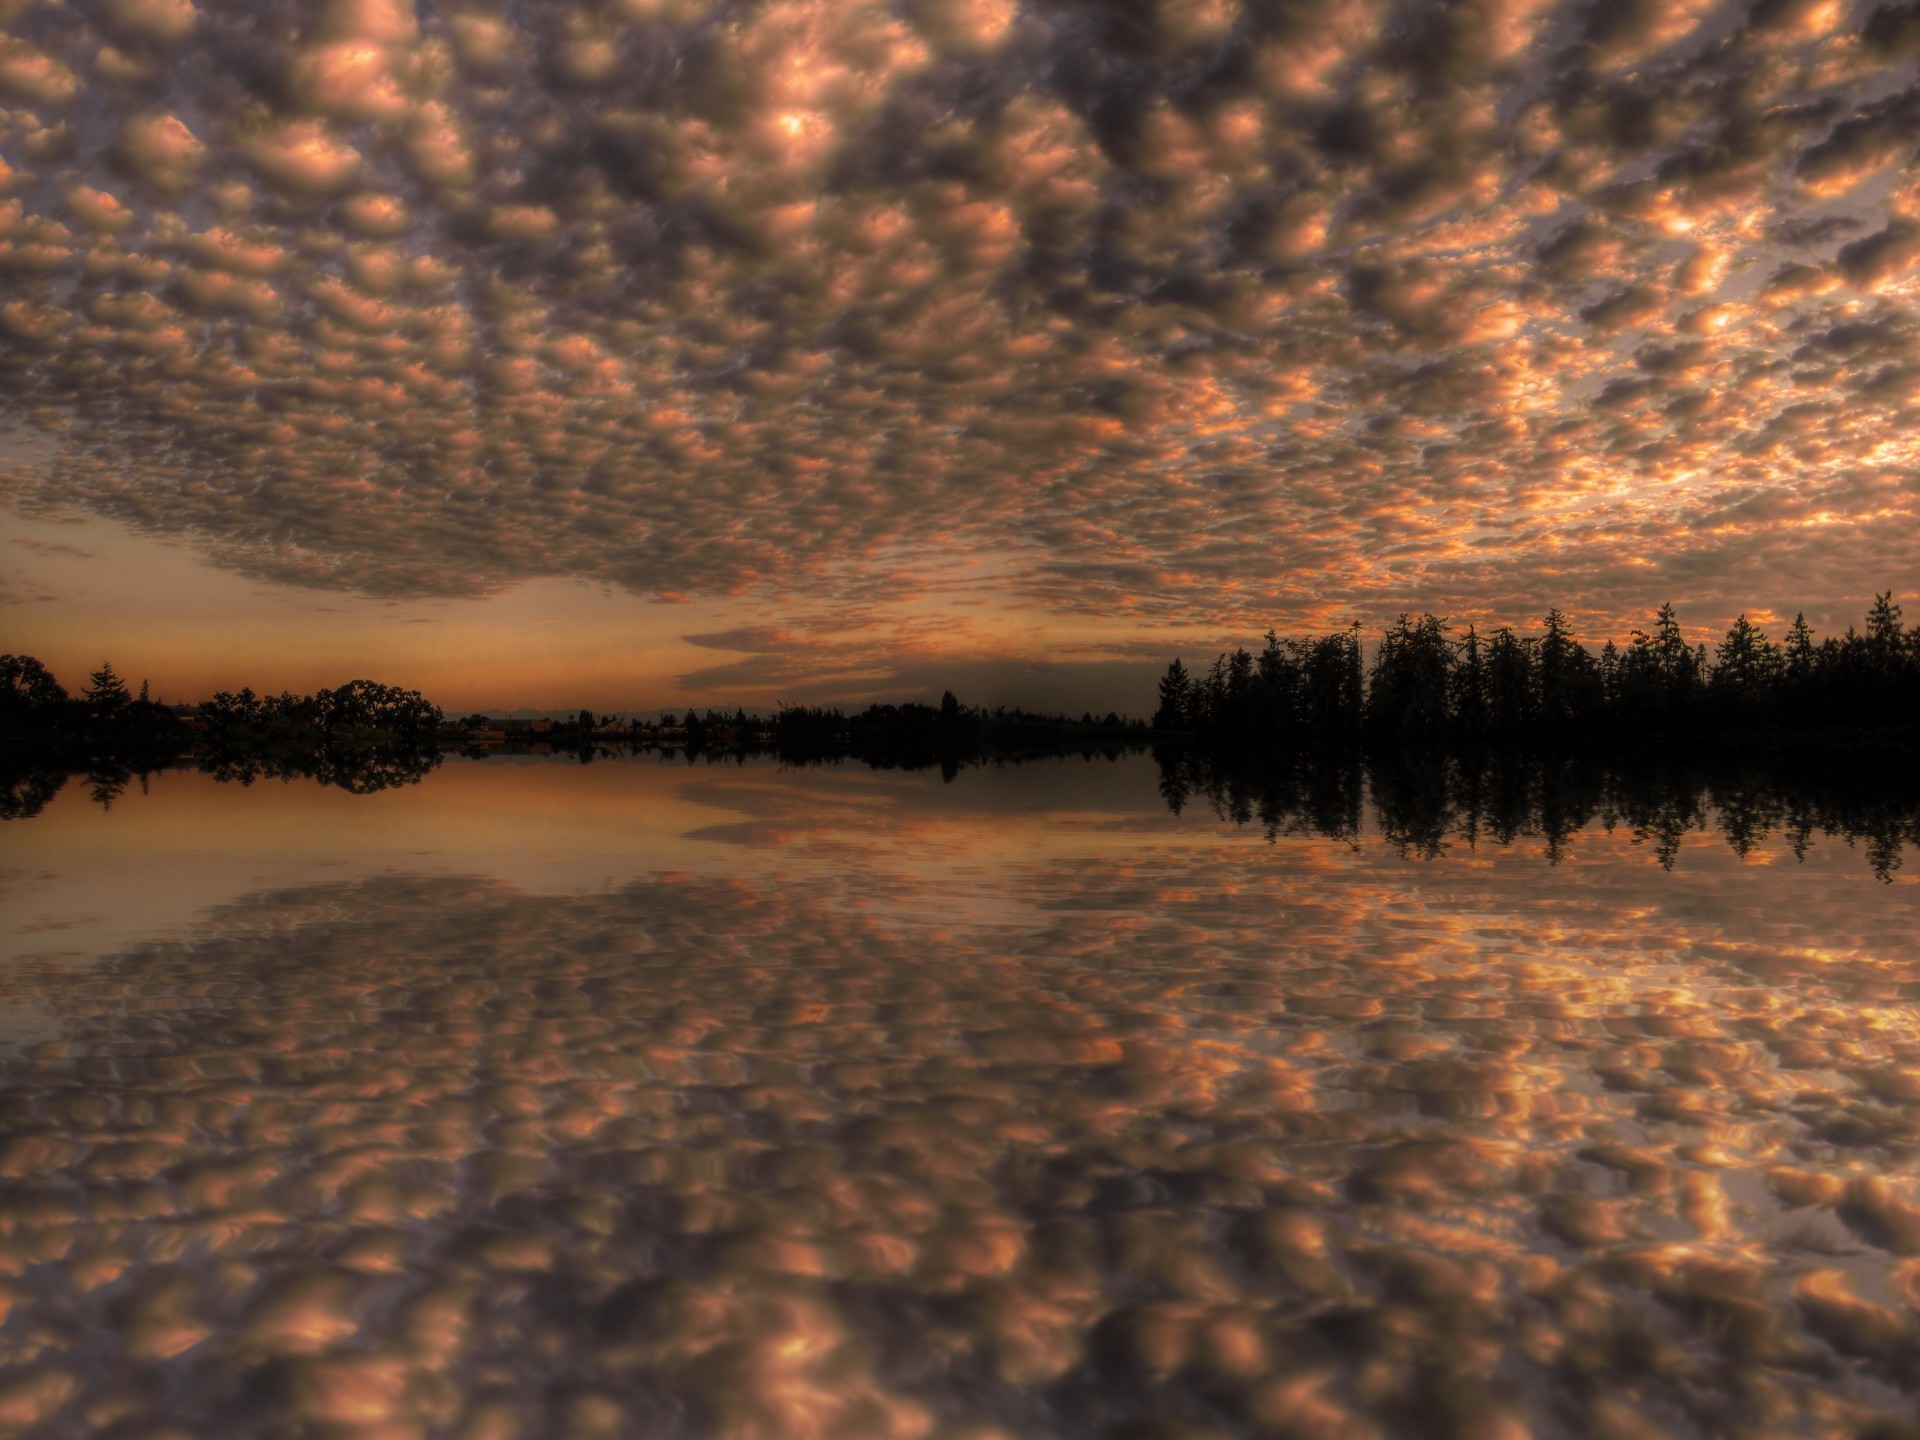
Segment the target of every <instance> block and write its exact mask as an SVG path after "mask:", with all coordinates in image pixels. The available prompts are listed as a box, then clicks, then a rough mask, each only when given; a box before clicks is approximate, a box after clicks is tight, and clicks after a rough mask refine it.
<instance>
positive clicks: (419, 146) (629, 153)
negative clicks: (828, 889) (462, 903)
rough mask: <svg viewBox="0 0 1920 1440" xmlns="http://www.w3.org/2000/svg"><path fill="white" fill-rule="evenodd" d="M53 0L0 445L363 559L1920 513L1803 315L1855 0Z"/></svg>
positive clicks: (784, 589)
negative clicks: (588, 0)
mask: <svg viewBox="0 0 1920 1440" xmlns="http://www.w3.org/2000/svg"><path fill="white" fill-rule="evenodd" d="M84 13H85V15H86V16H87V23H84V24H82V23H76V22H75V21H74V19H73V17H72V16H71V15H69V14H68V12H66V11H64V10H56V9H54V8H51V7H44V6H42V7H34V6H27V7H25V8H22V9H20V10H19V11H18V12H17V14H16V16H15V19H14V20H13V22H12V23H11V26H10V31H9V34H8V37H7V38H6V40H5V42H4V44H3V45H0V94H4V96H5V98H6V100H7V102H8V103H9V104H10V105H11V106H12V107H13V109H11V110H9V111H8V112H7V119H6V126H5V131H4V135H0V163H3V164H4V169H0V377H3V378H4V380H5V383H6V385H7V387H8V393H9V394H10V396H12V397H13V404H14V405H15V407H16V408H17V409H18V410H20V411H21V412H23V413H31V414H33V415H34V416H36V417H37V418H38V419H40V420H41V422H42V423H43V424H45V425H47V426H49V427H50V428H51V429H52V430H54V431H55V432H56V433H57V434H58V435H59V437H60V439H61V444H62V449H61V454H60V457H59V459H58V461H57V463H55V464H54V465H53V466H52V468H51V469H50V470H49V471H48V472H46V473H45V474H44V475H41V476H39V477H38V478H34V477H30V476H16V477H14V478H12V479H10V480H9V481H8V482H6V485H5V487H4V493H5V495H6V497H7V498H8V499H9V501H10V503H13V504H15V505H17V506H39V507H42V508H44V507H47V506H52V505H69V506H78V507H81V508H84V509H87V510H91V511H94V512H97V513H102V514H106V515H111V516H115V517H119V518H121V519H124V520H128V521H131V522H133V523H135V524H137V525H140V526H143V527H146V528H149V529H152V530H156V531H162V532H167V533H175V534H184V535H191V536H194V537H196V538H197V539H198V541H199V542H200V543H201V544H202V545H203V546H204V547H205V548H206V549H207V551H208V552H209V553H210V554H212V555H214V556H215V557H216V558H218V559H219V560H220V561H221V562H222V563H226V564H230V565H234V566H236V567H239V568H241V569H243V570H246V571H248V572H249V573H253V574H258V575H262V576H268V577H273V578H276V579H280V580H285V581H291V582H294V583H300V584H308V585H316V586H324V587H340V588H350V589H358V590H362V591H367V592H370V593H376V594H392V595H403V594H435V595H446V594H463V593H479V592H485V591H488V590H492V589H496V588H499V587H501V586H504V585H508V584H511V583H513V582H515V581H517V580H520V579H524V578H528V577H536V576H553V575H568V576H577V577H581V578H586V579H590V580H594V581H599V582H605V583H611V584H615V585H619V586H624V587H628V588H630V589H632V590H634V591H637V592H639V593H642V594H646V595H652V596H665V595H669V594H675V595H703V596H726V595H735V596H739V595H744V594H749V593H752V594H767V595H782V596H789V597H798V598H799V599H800V600H802V601H805V602H810V603H818V604H830V603H832V602H833V601H834V598H835V594H836V591H835V587H836V586H837V585H839V584H840V583H841V582H842V580H843V579H844V577H845V576H847V575H849V574H857V573H860V572H862V571H863V570H864V571H869V572H874V573H879V572H885V573H887V574H894V573H897V572H901V571H903V570H905V571H908V572H910V571H912V570H913V569H915V568H925V567H927V566H929V565H931V564H934V563H936V562H937V561H939V560H940V559H941V558H942V557H952V556H955V555H965V554H982V553H991V554H993V555H996V556H1001V557H1011V559H1010V560H1009V561H1008V563H1007V564H1006V565H1005V567H1004V568H1003V570H1002V571H1001V574H1002V576H1003V582H1002V583H1003V587H1004V589H1005V590H1006V591H1007V592H1008V593H1009V594H1010V595H1012V596H1015V597H1021V598H1024V599H1025V600H1026V601H1027V602H1030V603H1036V604H1040V605H1044V606H1047V607H1050V608H1053V609H1056V610H1060V611H1066V612H1076V613H1079V614H1082V615H1086V616H1090V617H1092V616H1119V617H1128V616H1133V617H1140V618H1142V619H1154V620H1162V619H1164V620H1168V621H1171V622H1175V623H1180V624H1186V625H1190V626H1197V627H1202V628H1208V627H1211V628H1213V629H1218V628H1220V627H1237V628H1238V629H1239V630H1242V631H1257V630H1258V629H1260V628H1263V627H1264V625H1265V624H1266V623H1268V621H1269V620H1272V621H1275V622H1278V623H1281V624H1283V625H1306V624H1314V623H1320V622H1321V621H1323V620H1326V619H1328V618H1330V617H1332V616H1334V615H1335V614H1336V613H1341V614H1344V613H1349V612H1352V611H1355V610H1359V611H1365V612H1368V613H1391V612H1393V611H1395V610H1398V609H1403V608H1407V607H1408V606H1409V605H1413V606H1431V607H1433V608H1435V609H1445V610H1450V611H1452V612H1454V613H1460V612H1462V611H1463V610H1464V609H1467V608H1472V607H1475V606H1482V605H1486V604H1490V603H1492V601H1493V600H1494V598H1495V597H1522V598H1523V600H1524V603H1525V604H1526V605H1527V607H1528V608H1529V609H1537V608H1538V607H1539V606H1540V605H1541V604H1543V603H1546V602H1547V601H1549V600H1557V601H1559V602H1560V603H1562V604H1564V605H1566V606H1568V607H1569V608H1573V609H1577V610H1581V611H1582V612H1583V613H1587V614H1590V615H1593V616H1595V617H1599V616H1603V615H1610V616H1616V617H1617V616H1619V615H1620V614H1622V613H1623V611H1624V608H1625V607H1626V606H1628V605H1635V604H1638V603H1640V602H1642V601H1645V600H1648V599H1650V598H1653V597H1652V596H1651V593H1650V589H1649V587H1650V586H1652V585H1654V584H1655V582H1656V580H1658V579H1660V578H1661V577H1666V579H1667V582H1668V583H1671V582H1672V580H1673V579H1674V578H1677V577H1681V576H1684V577H1685V578H1686V579H1687V581H1688V583H1689V585H1691V586H1692V587H1694V593H1695V594H1697V595H1698V597H1699V598H1700V600H1701V602H1702V603H1704V604H1708V605H1714V604H1719V603H1721V602H1723V601H1724V602H1725V603H1726V604H1727V605H1728V606H1729V608H1738V607H1739V606H1740V605H1744V604H1747V603H1751V602H1752V601H1753V600H1754V599H1756V598H1759V597H1756V596H1754V595H1742V594H1739V593H1737V592H1738V588H1739V587H1740V586H1742V585H1748V584H1754V583H1762V584H1777V583H1778V579H1777V577H1780V576H1786V575H1791V576H1794V577H1796V579H1797V582H1798V583H1802V584H1804V585H1806V586H1807V587H1808V588H1809V589H1810V590H1811V591H1813V592H1814V593H1813V594H1811V595H1809V596H1807V597H1805V598H1806V599H1807V600H1808V601H1809V602H1812V601H1816V600H1819V599H1821V598H1822V597H1827V598H1837V597H1840V596H1847V597H1852V592H1853V591H1854V590H1856V589H1860V588H1863V583H1864V582H1858V581H1856V579H1855V576H1856V575H1857V574H1859V573H1861V572H1860V571H1859V570H1858V569H1857V568H1855V567H1852V566H1848V567H1844V568H1843V569H1838V570H1833V569H1828V568H1825V567H1826V565H1827V563H1828V562H1827V560H1826V559H1825V558H1823V557H1827V556H1828V555H1829V553H1830V546H1831V543H1832V541H1831V536H1832V534H1833V527H1835V526H1840V527H1843V529H1844V531H1845V533H1847V534H1849V535H1851V536H1853V537H1854V539H1855V541H1856V542H1857V543H1860V544H1862V545H1864V546H1865V547H1866V548H1867V549H1869V550H1870V551H1871V552H1872V553H1873V555H1874V556H1875V557H1876V563H1878V564H1881V565H1883V566H1884V567H1886V568H1885V569H1884V570H1883V571H1877V572H1875V574H1876V579H1875V580H1874V581H1873V582H1872V583H1895V582H1896V581H1897V580H1898V579H1899V578H1900V577H1902V576H1911V575H1912V574H1913V573H1914V570H1915V566H1916V562H1917V561H1920V542H1916V541H1914V540H1912V539H1902V538H1899V537H1901V536H1903V535H1904V536H1913V535H1916V534H1920V527H1917V526H1915V525H1914V524H1913V523H1912V522H1913V521H1914V520H1915V519H1916V518H1920V517H1916V516H1915V515H1914V501H1913V497H1912V493H1911V491H1908V490H1901V489H1898V488H1897V487H1894V486H1890V485H1889V484H1888V483H1886V482H1887V480H1888V478H1889V477H1893V476H1897V475H1900V474H1904V473H1907V472H1908V471H1909V470H1910V468H1911V465H1912V463H1913V460H1914V458H1915V457H1914V454H1913V442H1912V440H1911V439H1910V437H1911V436H1912V435H1913V434H1914V433H1915V424H1914V422H1915V420H1916V418H1920V417H1916V415H1915V413H1914V406H1915V404H1916V399H1915V390H1916V387H1915V385H1914V383H1913V381H1912V379H1911V376H1912V374H1913V362H1912V361H1911V358H1910V357H1908V356H1907V355H1906V353H1905V350H1904V349H1900V350H1898V352H1897V353H1896V352H1895V351H1893V350H1884V349H1875V348H1874V347H1873V346H1871V345H1864V344H1863V345H1861V346H1858V347H1852V348H1849V346H1848V345H1846V344H1842V343H1839V342H1837V341H1836V342H1834V343H1831V344H1829V343H1828V342H1827V341H1826V340H1824V339H1823V338H1822V337H1832V336H1836V335H1844V334H1847V333H1853V330H1854V329H1855V328H1857V327H1866V328H1867V330H1875V331H1885V330H1888V329H1889V328H1896V329H1897V328H1898V327H1900V326H1901V325H1903V324H1905V322H1906V320H1907V317H1908V316H1909V314H1910V311H1911V309H1912V304H1913V299H1912V297H1913V294H1914V289H1915V282H1914V278H1913V271H1914V262H1915V257H1916V255H1917V254H1920V243H1917V242H1916V240H1915V238H1914V235H1915V230H1916V226H1920V180H1916V179H1915V178H1914V177H1913V175H1912V173H1911V171H1910V169H1909V167H1910V166H1911V164H1912V143H1911V139H1910V137H1911V135H1912V133H1913V120H1914V116H1915V109H1916V105H1917V104H1920V101H1917V100H1916V98H1915V97H1916V95H1920V86H1916V77H1915V73H1914V64H1913V59H1912V55H1911V50H1912V47H1910V46H1909V45H1908V44H1907V38H1906V37H1907V31H1908V29H1910V28H1911V27H1910V25H1909V20H1910V18H1911V17H1907V16H1906V11H1905V10H1904V9H1901V8H1899V7H1885V8H1881V9H1878V10H1875V11H1874V12H1872V14H1871V15H1868V16H1865V17H1855V18H1853V19H1851V20H1849V19H1847V18H1845V17H1844V16H1843V15H1842V14H1841V12H1840V10H1839V9H1838V8H1837V7H1834V6H1831V5H1822V4H1815V3H1771V0H1770V3H1767V4H1763V5H1760V6H1757V7H1755V8H1754V9H1753V10H1752V11H1751V12H1749V13H1745V14H1744V15H1742V14H1735V13H1732V12H1726V11H1724V10H1722V9H1717V8H1703V7H1701V6H1699V5H1695V4H1682V3H1662V0H1646V3H1636V4H1633V5H1624V6H1593V5H1587V4H1551V3H1530V0H1510V3H1496V0H1465V3H1449V4H1442V5H1437V6H1433V5H1424V4H1422V5H1415V4H1412V3H1410V0H1408V3H1386V0H1383V3H1371V4H1361V5H1356V4H1350V3H1332V0H1325V3H1306V4H1301V5H1294V6H1289V7H1286V8H1285V9H1284V10H1274V9H1271V8H1261V7H1242V6H1239V5H1235V4H1232V3H1228V0H1207V3H1198V0H1195V3H1171V0H1170V3H1165V4H1158V5H1143V6H1137V7H1121V8H1115V7H1110V6H1104V5H1093V4H1090V3H1059V4H1052V5H1048V6H1043V7H1028V8H1024V9H1023V8H1020V7H1016V6H1012V5H1006V4H1001V3H999V0H925V3H915V4H912V5H908V6H904V7H897V6H886V5H877V4H868V3H863V0H806V3H802V4H794V5H773V4H746V5H741V6H729V7H725V8H716V7H712V6H709V5H706V4H702V3H696V0H631V3H626V4H621V5H614V6H609V7H605V8H603V9H601V10H597V11H594V12H592V13H591V14H589V13H588V12H585V11H581V10H578V9H577V8H574V7H570V6H562V5H559V4H557V3H544V0H542V3H532V4H528V5H525V6H521V7H517V8H515V9H513V10H512V11H510V12H506V11H500V10H497V9H495V8H492V7H486V6H477V5H475V6H467V5H451V6H444V7H433V8H431V9H428V8H423V7H418V6H416V5H414V4H412V3H408V0H331V3H324V4H322V3H313V4H306V3H300V4H296V3H291V0H266V3H251V0H250V3H246V4H242V3H240V0H207V3H202V4H193V3H190V0H94V3H91V4H89V5H87V6H86V7H84ZM1902 17H1906V18H1902ZM1862 27H1864V28H1862ZM1861 333H1864V332H1861ZM1733 495H1740V496H1746V497H1754V496H1763V497H1764V496H1772V497H1775V500H1776V502H1777V503H1771V504H1768V505H1765V506H1760V507H1755V506H1751V505H1747V504H1746V503H1745V502H1744V501H1743V502H1741V503H1740V504H1730V503H1729V500H1728V497H1729V496H1733ZM1816 502H1817V503H1816ZM1835 507H1838V508H1835ZM1702 515H1713V516H1718V517H1723V518H1722V519H1721V520H1719V521H1716V524H1717V525H1720V526H1722V527H1723V528H1724V533H1725V535H1726V537H1727V543H1726V545H1725V546H1724V547H1723V548H1722V549H1720V550H1719V551H1717V552H1716V553H1715V557H1713V558H1712V559H1710V560H1709V561H1706V562H1703V561H1702V558H1701V556H1700V554H1699V552H1698V550H1697V548H1696V547H1697V544H1698V529H1697V527H1696V526H1694V525H1693V524H1691V523H1690V521H1689V517H1694V516H1702ZM1815 516H1818V517H1821V518H1820V519H1819V520H1818V523H1816V522H1815V520H1814V518H1813V517H1815ZM1736 539H1737V540H1738V542H1739V543H1738V544H1735V543H1734V542H1735V541H1736ZM1623 547H1630V548H1631V551H1632V553H1633V554H1634V555H1635V556H1637V557H1638V558H1640V559H1641V560H1644V561H1646V562H1648V566H1650V567H1651V568H1650V570H1649V569H1648V568H1647V567H1639V568H1637V569H1635V570H1633V571H1631V572H1622V571H1621V570H1620V569H1619V567H1618V565H1617V564H1616V563H1615V559H1616V557H1617V555H1618V554H1620V553H1621V552H1622V549H1623ZM1744 556H1752V557H1755V558H1754V559H1753V560H1752V561H1748V560H1746V559H1744V558H1742V557H1744ZM1769 577H1774V578H1769ZM1771 594H1772V592H1771V590H1769V591H1768V592H1767V595H1768V596H1771Z"/></svg>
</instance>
